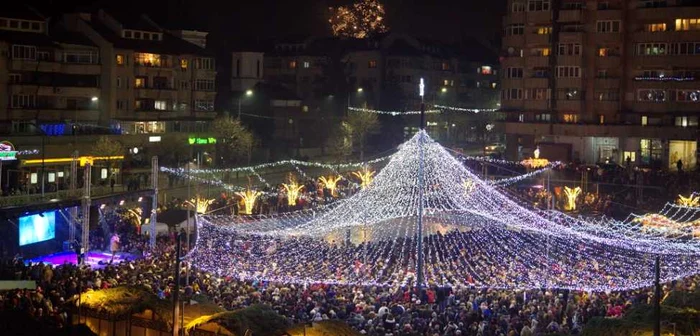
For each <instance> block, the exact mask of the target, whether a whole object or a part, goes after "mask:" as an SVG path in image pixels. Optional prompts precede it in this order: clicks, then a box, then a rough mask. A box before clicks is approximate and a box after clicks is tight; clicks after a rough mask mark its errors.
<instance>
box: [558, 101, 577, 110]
mask: <svg viewBox="0 0 700 336" xmlns="http://www.w3.org/2000/svg"><path fill="white" fill-rule="evenodd" d="M582 109H583V101H582V100H563V99H559V100H557V111H563V112H581V111H582Z"/></svg>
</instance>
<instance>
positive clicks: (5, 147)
mask: <svg viewBox="0 0 700 336" xmlns="http://www.w3.org/2000/svg"><path fill="white" fill-rule="evenodd" d="M11 160H17V151H16V150H15V146H14V145H12V143H11V142H9V141H2V142H0V161H11Z"/></svg>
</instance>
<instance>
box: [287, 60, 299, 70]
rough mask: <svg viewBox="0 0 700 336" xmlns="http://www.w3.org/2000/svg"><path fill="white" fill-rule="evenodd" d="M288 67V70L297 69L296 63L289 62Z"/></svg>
mask: <svg viewBox="0 0 700 336" xmlns="http://www.w3.org/2000/svg"><path fill="white" fill-rule="evenodd" d="M288 66H289V68H290V69H296V68H297V61H289V64H288Z"/></svg>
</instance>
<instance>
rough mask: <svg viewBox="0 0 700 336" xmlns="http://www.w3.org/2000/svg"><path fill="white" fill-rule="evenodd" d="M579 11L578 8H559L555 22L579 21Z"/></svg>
mask: <svg viewBox="0 0 700 336" xmlns="http://www.w3.org/2000/svg"><path fill="white" fill-rule="evenodd" d="M581 12H582V11H581V10H580V9H564V10H560V11H559V20H558V21H557V22H581Z"/></svg>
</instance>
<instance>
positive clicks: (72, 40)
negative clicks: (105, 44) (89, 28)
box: [49, 27, 97, 47]
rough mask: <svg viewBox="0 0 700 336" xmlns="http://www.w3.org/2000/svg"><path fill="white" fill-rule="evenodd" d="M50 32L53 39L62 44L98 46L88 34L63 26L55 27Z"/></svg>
mask: <svg viewBox="0 0 700 336" xmlns="http://www.w3.org/2000/svg"><path fill="white" fill-rule="evenodd" d="M49 32H50V33H51V39H52V40H54V41H55V42H58V43H61V44H73V45H81V46H89V47H97V45H96V44H94V43H93V42H92V41H90V39H89V38H88V37H87V36H85V35H83V34H81V33H78V32H72V31H67V30H65V29H63V28H61V27H53V28H52V29H50V30H49Z"/></svg>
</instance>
